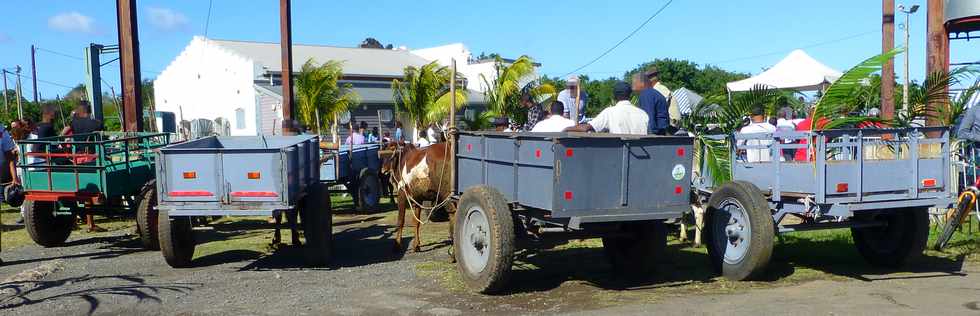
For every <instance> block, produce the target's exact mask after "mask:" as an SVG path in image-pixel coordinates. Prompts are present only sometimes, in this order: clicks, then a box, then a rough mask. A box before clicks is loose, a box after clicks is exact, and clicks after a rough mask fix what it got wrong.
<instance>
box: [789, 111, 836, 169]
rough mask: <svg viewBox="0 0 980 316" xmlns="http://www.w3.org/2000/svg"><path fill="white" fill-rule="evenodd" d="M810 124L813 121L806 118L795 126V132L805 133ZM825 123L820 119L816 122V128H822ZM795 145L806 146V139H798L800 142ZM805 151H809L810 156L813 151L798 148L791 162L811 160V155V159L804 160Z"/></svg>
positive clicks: (825, 121) (823, 119)
mask: <svg viewBox="0 0 980 316" xmlns="http://www.w3.org/2000/svg"><path fill="white" fill-rule="evenodd" d="M812 122H813V119H811V118H809V117H808V118H806V119H805V120H803V121H802V122H800V123H799V124H796V131H798V132H806V131H809V130H810V124H812ZM827 122H828V121H827V119H825V118H820V120H819V121H817V124H816V125H817V128H818V129H820V128H823V127H824V126H825V125H827ZM797 144H807V139H806V138H803V139H800V141H799V142H797ZM807 151H810V152H811V154H812V152H813V149H812V148H798V149H796V154H795V157H793V160H796V161H807V160H812V158H813V157H812V156H813V155H811V159H806V152H807Z"/></svg>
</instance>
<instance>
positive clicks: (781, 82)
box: [727, 49, 843, 91]
mask: <svg viewBox="0 0 980 316" xmlns="http://www.w3.org/2000/svg"><path fill="white" fill-rule="evenodd" d="M841 75H843V74H842V73H841V72H840V71H837V70H834V69H833V68H830V67H827V65H824V64H823V63H821V62H819V61H817V60H816V59H813V57H810V55H807V53H805V52H803V51H802V50H799V49H797V50H794V51H793V52H791V53H789V55H787V56H786V57H784V58H783V60H780V61H779V62H778V63H776V64H775V65H773V66H772V67H771V68H769V69H768V70H766V71H763V72H762V73H760V74H758V75H756V76H754V77H751V78H748V79H744V80H739V81H735V82H729V83H728V84H727V86H728V91H748V90H751V89H752V87H754V86H756V85H763V86H766V87H769V88H775V89H796V90H800V91H811V90H819V89H820V88H821V87H822V86H824V85H826V84H830V83H832V82H834V81H836V80H837V79H838V78H840V76H841Z"/></svg>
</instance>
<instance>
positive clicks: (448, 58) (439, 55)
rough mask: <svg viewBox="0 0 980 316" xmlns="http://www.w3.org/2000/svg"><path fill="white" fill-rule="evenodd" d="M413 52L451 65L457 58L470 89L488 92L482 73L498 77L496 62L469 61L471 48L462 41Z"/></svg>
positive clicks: (533, 77) (535, 77) (457, 65)
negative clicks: (495, 67)
mask: <svg viewBox="0 0 980 316" xmlns="http://www.w3.org/2000/svg"><path fill="white" fill-rule="evenodd" d="M412 54H415V55H417V56H419V57H422V58H424V59H426V60H429V61H435V62H438V63H439V64H440V65H443V66H449V65H452V60H453V59H456V71H457V72H459V73H460V74H461V75H463V77H464V78H466V81H467V82H468V83H469V84H468V85H467V88H468V89H470V90H475V91H478V92H486V91H487V89H488V87H487V85H486V84H485V83H484V81H483V79H481V78H480V77H481V75H482V76H484V77H486V79H487V81H489V82H493V80H494V79H495V78H496V77H497V73H496V69H494V62H492V61H491V62H484V63H478V64H471V63H469V59H470V57H471V56H472V55H471V53H470V50H469V49H468V48H466V45H463V44H461V43H455V44H449V45H443V46H437V47H431V48H423V49H417V50H413V51H412ZM537 78H538V75H537V74H534V75H532V76H529V78H527V81H528V82H530V81H531V80H536V79H537Z"/></svg>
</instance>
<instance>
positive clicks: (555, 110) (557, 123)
mask: <svg viewBox="0 0 980 316" xmlns="http://www.w3.org/2000/svg"><path fill="white" fill-rule="evenodd" d="M550 110H551V112H550V113H551V114H550V115H548V118H546V119H544V120H541V121H540V122H538V123H537V124H535V125H534V128H531V132H535V133H558V132H561V131H564V130H565V129H566V128H569V127H572V126H575V121H572V120H569V119H567V118H565V117H564V116H562V111H564V110H565V105H564V104H561V102H560V101H555V102H551V108H550Z"/></svg>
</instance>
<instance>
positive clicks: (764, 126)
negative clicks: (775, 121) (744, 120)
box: [738, 122, 776, 162]
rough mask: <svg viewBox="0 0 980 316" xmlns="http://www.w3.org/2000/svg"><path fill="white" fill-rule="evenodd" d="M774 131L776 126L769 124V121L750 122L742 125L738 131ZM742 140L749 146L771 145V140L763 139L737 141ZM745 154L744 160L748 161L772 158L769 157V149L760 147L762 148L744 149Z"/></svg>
mask: <svg viewBox="0 0 980 316" xmlns="http://www.w3.org/2000/svg"><path fill="white" fill-rule="evenodd" d="M775 131H776V127H775V126H773V125H772V124H769V122H761V123H751V124H749V125H747V126H745V127H743V128H742V129H741V130H739V131H738V132H739V133H741V134H753V133H772V132H775ZM743 142H744V144H745V145H749V146H757V145H772V140H764V139H750V140H741V141H739V143H743ZM745 156H746V158H745V160H746V161H748V162H763V161H770V160H772V159H770V158H771V157H772V155H770V151H769V149H762V148H758V149H746V150H745Z"/></svg>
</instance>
